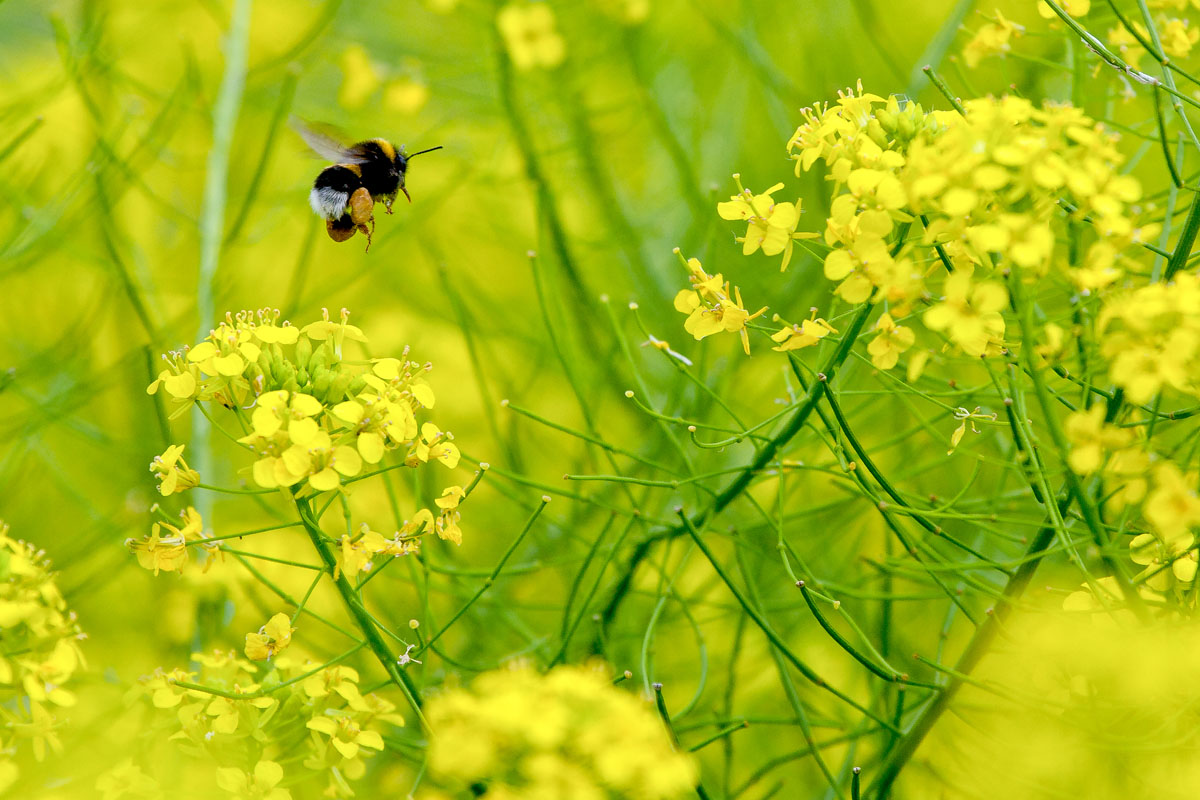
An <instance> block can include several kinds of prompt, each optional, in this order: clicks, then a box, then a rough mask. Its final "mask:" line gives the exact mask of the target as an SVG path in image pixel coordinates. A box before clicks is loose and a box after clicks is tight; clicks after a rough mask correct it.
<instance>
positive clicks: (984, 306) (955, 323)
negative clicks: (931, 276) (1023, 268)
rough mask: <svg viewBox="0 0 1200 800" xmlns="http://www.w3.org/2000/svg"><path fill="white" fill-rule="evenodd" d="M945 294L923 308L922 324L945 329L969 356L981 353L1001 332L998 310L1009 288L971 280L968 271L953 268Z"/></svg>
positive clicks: (931, 327) (1004, 301)
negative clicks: (925, 309)
mask: <svg viewBox="0 0 1200 800" xmlns="http://www.w3.org/2000/svg"><path fill="white" fill-rule="evenodd" d="M945 291H946V296H945V299H944V300H942V302H940V303H937V304H935V305H934V306H933V307H932V308H930V309H929V310H928V311H926V312H925V316H924V321H925V327H927V328H929V329H930V330H935V331H947V335H948V336H949V337H950V340H951V341H952V342H954V343H955V344H957V345H958V346H959V347H961V348H962V349H963V352H964V353H966V354H967V355H971V356H982V355H984V354H985V353H987V351H988V348H989V347H992V346H995V345H997V344H998V343H999V341H1000V338H1001V337H1002V336H1004V318H1003V317H1002V316H1000V311H1001V309H1003V308H1004V307H1005V306H1006V305H1008V291H1007V290H1005V288H1004V287H1003V286H1001V285H1000V284H998V283H992V282H980V283H975V284H972V281H971V273H970V272H969V271H967V270H962V269H960V270H956V271H955V272H954V273H952V274H951V275H950V276H949V277H948V278H946V287H945Z"/></svg>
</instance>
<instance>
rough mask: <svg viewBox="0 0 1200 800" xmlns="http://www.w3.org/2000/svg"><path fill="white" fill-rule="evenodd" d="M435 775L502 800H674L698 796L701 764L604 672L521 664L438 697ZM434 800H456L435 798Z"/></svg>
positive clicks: (432, 716) (432, 707) (432, 718)
mask: <svg viewBox="0 0 1200 800" xmlns="http://www.w3.org/2000/svg"><path fill="white" fill-rule="evenodd" d="M426 716H427V717H428V719H429V724H430V726H431V728H432V730H433V732H434V737H433V739H432V740H431V742H430V749H429V770H430V774H431V775H432V777H433V778H434V779H435V780H436V781H438V782H439V783H441V784H442V785H443V786H444V788H446V789H447V790H450V791H453V790H455V789H458V788H461V787H465V786H467V785H470V784H474V783H484V784H486V786H487V796H488V797H494V798H496V800H516V798H524V800H551V799H552V798H562V797H570V798H573V799H574V800H610V798H625V800H666V799H667V798H676V797H683V796H685V795H687V794H689V793H692V792H694V787H695V782H696V771H695V767H694V765H693V764H692V762H691V760H690V759H689V758H688V757H687V756H685V755H684V754H682V753H678V752H675V751H674V750H673V749H672V747H671V741H670V739H669V737H668V734H667V731H666V730H665V728H664V727H663V724H662V722H661V721H660V720H659V718H658V717H657V715H656V714H655V713H654V711H652V710H651V709H650V708H649V707H648V706H647V705H646V704H645V703H643V702H641V701H639V700H637V699H636V698H634V697H633V696H632V695H630V694H628V693H626V692H623V691H621V690H620V689H617V688H616V687H614V686H613V685H612V682H611V679H610V678H609V676H608V674H607V673H606V672H605V670H604V668H603V667H602V666H601V665H595V666H589V667H582V666H562V667H558V668H556V669H553V670H551V671H550V672H549V673H547V674H544V675H542V674H538V673H537V672H536V671H535V670H534V669H533V668H532V667H530V666H528V665H524V664H517V665H514V666H513V667H511V668H509V669H502V670H497V671H495V672H489V673H485V674H483V675H480V676H479V677H478V678H476V679H475V681H474V683H473V684H472V688H471V689H469V690H467V689H455V690H451V691H448V692H445V693H443V694H440V695H437V696H436V697H434V698H432V699H431V700H430V702H429V704H428V706H427V708H426ZM427 796H428V797H429V798H431V800H432V798H435V797H438V798H440V797H443V796H446V797H448V796H449V795H441V794H440V793H439V794H428V795H427Z"/></svg>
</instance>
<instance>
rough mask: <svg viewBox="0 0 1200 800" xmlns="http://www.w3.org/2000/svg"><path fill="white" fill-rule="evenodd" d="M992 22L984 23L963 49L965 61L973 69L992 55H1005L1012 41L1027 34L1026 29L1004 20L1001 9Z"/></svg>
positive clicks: (996, 12) (997, 11)
mask: <svg viewBox="0 0 1200 800" xmlns="http://www.w3.org/2000/svg"><path fill="white" fill-rule="evenodd" d="M994 13H995V15H996V18H995V20H994V21H992V22H987V23H984V25H983V26H982V27H980V29H979V30H978V31H976V32H975V35H974V36H972V37H971V41H969V42H967V44H966V46H965V47H963V61H965V62H966V64H967V66H968V67H970V68H971V69H974V68H975V67H977V66H979V62H981V61H983V59H985V58H987V57H988V56H992V55H1004V54H1005V53H1007V52H1008V51H1009V49H1010V47H1011V44H1010V42H1011V40H1013V39H1016V38H1017V37H1019V36H1020V35H1021V34H1022V33H1024V32H1025V28H1024V27H1022V26H1020V25H1017V24H1016V23H1014V22H1011V21H1009V20H1007V19H1005V18H1004V15H1003V14H1001V13H1000V11H999V9H997V10H996V11H995V12H994Z"/></svg>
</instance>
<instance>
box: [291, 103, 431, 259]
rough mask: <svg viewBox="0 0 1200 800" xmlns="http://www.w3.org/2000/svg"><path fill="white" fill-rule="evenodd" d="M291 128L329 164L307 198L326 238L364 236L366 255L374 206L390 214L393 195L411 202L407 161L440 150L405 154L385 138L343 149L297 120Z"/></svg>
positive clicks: (369, 140)
mask: <svg viewBox="0 0 1200 800" xmlns="http://www.w3.org/2000/svg"><path fill="white" fill-rule="evenodd" d="M292 127H293V128H295V129H296V132H297V133H299V134H300V137H301V138H302V139H304V141H305V143H307V144H308V146H309V147H311V148H312V149H313V151H314V152H315V153H317V154H318V155H320V156H323V157H324V158H327V159H329V160H330V161H333V162H335V163H334V164H333V166H329V167H326V168H325V169H323V170H321V173H320V174H319V175H317V179H316V180H315V181H313V188H312V191H311V192H310V193H309V195H308V204H309V205H310V206H312V210H313V211H314V212H315V213H316V215H317V216H319V217H321V218H322V219H324V220H325V230H326V231H327V232H328V233H329V238H330V239H333V240H334V241H335V242H344V241H346V240H347V239H349V238H350V237H351V236H353V235H354V234H355V233H357V232H359V231H361V232H362V233H363V234H364V235H365V236H366V237H367V249H368V250H369V249H370V248H371V234H372V233H374V231H375V204H376V203H383V205H384V208H385V209H386V211H387V213H389V214H391V213H392V203H393V202H395V200H396V195H397V194H398V193H399V192H404V196H405V197H406V198H408V201H409V202H410V203H411V202H412V197H411V196H410V195H409V193H408V189H407V188H406V187H405V185H404V179H405V177H406V175H407V173H408V162H409V160H411V159H413V158H415V157H416V156H419V155H422V154H423V153H432V152H433V151H434V150H441V149H442V148H441V146H440V145H439V146H438V147H430V148H429V149H427V150H421V151H420V152H417V153H412V154H409V153H405V152H404V147H403V146H401V147H396V145H394V144H392V143H391V142H389V141H388V140H387V139H366V140H364V141H361V142H357V143H356V144H352V145H349V146H347V145H343V144H342V143H341V142H339V141H338V140H336V139H334V138H333V137H331V136H327V135H326V134H324V133H320V132H318V131H316V130H313V129H312V128H311V127H309V126H308V125H305V124H304V123H302V122H300V121H299V120H296V119H293V120H292Z"/></svg>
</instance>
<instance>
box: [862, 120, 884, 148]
mask: <svg viewBox="0 0 1200 800" xmlns="http://www.w3.org/2000/svg"><path fill="white" fill-rule="evenodd" d="M867 136H870V137H871V141H873V142H875V144H877V145H879V146H880V147H882V148H883V149H884V150H886V149H887V146H888V135H887V132H886V131H885V130H884V129H883V125H881V124H880V123H879V120H877V119H873V120H871V121H870V122H868V123H867Z"/></svg>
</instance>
